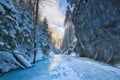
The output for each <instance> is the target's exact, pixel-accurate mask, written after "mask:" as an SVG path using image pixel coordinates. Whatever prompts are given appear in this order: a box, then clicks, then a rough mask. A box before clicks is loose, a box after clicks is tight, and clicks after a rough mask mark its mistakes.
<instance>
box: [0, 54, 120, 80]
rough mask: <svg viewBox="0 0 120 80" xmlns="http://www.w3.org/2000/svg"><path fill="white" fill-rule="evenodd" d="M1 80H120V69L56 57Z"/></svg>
mask: <svg viewBox="0 0 120 80" xmlns="http://www.w3.org/2000/svg"><path fill="white" fill-rule="evenodd" d="M0 80H120V69H118V68H115V67H112V66H111V65H108V64H104V63H101V62H97V61H94V60H91V59H88V58H79V57H73V56H66V55H54V56H51V57H50V58H49V59H46V60H44V61H39V62H37V64H36V65H35V66H34V67H32V68H28V69H24V70H15V71H11V72H9V73H6V74H4V75H3V76H0Z"/></svg>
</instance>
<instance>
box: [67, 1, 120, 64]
mask: <svg viewBox="0 0 120 80" xmlns="http://www.w3.org/2000/svg"><path fill="white" fill-rule="evenodd" d="M68 1H69V2H70V4H71V5H72V6H74V10H73V11H72V21H73V24H74V26H75V35H76V37H77V39H78V42H77V46H76V48H75V51H76V52H77V53H78V54H79V56H85V57H90V58H94V59H97V60H100V61H104V62H118V61H120V8H119V7H120V0H68Z"/></svg>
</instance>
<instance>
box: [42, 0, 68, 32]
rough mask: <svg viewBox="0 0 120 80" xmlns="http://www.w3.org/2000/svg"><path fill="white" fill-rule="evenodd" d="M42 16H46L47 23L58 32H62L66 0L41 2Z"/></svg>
mask: <svg viewBox="0 0 120 80" xmlns="http://www.w3.org/2000/svg"><path fill="white" fill-rule="evenodd" d="M42 5H43V6H44V7H43V6H42V7H40V9H41V10H42V16H43V18H44V17H46V18H47V20H48V22H49V24H50V25H51V26H52V27H53V28H54V29H55V30H56V31H57V32H59V33H63V32H64V28H63V27H64V26H63V24H64V19H65V11H66V5H67V2H66V0H47V1H43V2H42Z"/></svg>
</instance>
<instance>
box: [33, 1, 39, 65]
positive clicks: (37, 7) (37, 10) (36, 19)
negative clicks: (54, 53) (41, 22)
mask: <svg viewBox="0 0 120 80" xmlns="http://www.w3.org/2000/svg"><path fill="white" fill-rule="evenodd" d="M36 1H37V2H36V3H37V4H36V17H35V21H36V26H38V25H37V23H38V12H39V0H36ZM34 35H35V36H34V48H35V50H34V58H33V64H35V61H36V49H37V48H36V42H37V41H36V27H34Z"/></svg>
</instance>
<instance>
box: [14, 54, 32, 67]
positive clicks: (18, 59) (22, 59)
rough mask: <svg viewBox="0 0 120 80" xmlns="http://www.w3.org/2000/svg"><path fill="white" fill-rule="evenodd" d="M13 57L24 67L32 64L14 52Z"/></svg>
mask: <svg viewBox="0 0 120 80" xmlns="http://www.w3.org/2000/svg"><path fill="white" fill-rule="evenodd" d="M14 57H15V58H16V60H17V61H18V62H19V63H20V64H22V65H23V66H24V67H31V66H32V64H31V63H30V62H29V61H27V60H26V59H25V58H24V57H23V56H22V55H21V54H14Z"/></svg>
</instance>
